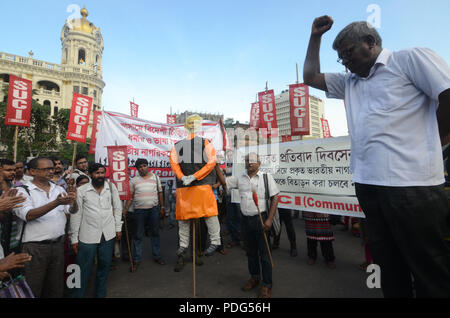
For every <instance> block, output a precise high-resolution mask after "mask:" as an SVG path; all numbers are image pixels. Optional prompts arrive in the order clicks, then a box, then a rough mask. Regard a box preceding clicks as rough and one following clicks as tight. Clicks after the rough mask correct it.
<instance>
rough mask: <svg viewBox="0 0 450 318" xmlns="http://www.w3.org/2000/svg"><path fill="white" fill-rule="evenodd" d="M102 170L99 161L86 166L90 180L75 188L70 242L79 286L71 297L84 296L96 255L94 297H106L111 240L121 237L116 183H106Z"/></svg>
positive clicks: (112, 246) (111, 248)
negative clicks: (78, 274) (75, 206)
mask: <svg viewBox="0 0 450 318" xmlns="http://www.w3.org/2000/svg"><path fill="white" fill-rule="evenodd" d="M105 172H106V169H105V166H103V165H102V164H100V163H94V164H92V165H91V166H90V167H89V174H90V175H91V177H92V179H91V181H90V182H89V183H87V184H84V185H83V186H81V187H80V188H78V197H77V203H78V206H79V209H78V213H75V214H73V215H72V216H71V218H70V241H71V243H72V248H73V250H74V253H75V254H76V255H77V264H78V265H79V266H80V271H81V287H80V288H77V289H76V290H75V291H74V292H73V297H74V298H82V297H84V294H85V290H86V286H87V283H88V280H89V276H90V273H91V268H92V265H93V263H94V257H95V255H96V254H97V259H98V264H97V271H96V277H95V291H94V297H96V298H103V297H105V296H106V281H107V279H108V274H109V269H110V266H111V261H112V256H113V251H114V240H115V239H117V240H120V238H121V236H122V232H121V229H122V221H121V217H122V203H121V201H120V197H119V192H118V191H117V188H116V186H115V185H114V184H113V183H111V182H105Z"/></svg>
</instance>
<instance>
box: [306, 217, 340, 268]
mask: <svg viewBox="0 0 450 318" xmlns="http://www.w3.org/2000/svg"><path fill="white" fill-rule="evenodd" d="M303 219H304V220H305V232H306V241H307V247H308V265H313V264H314V263H315V262H316V259H317V242H320V249H321V250H322V255H323V257H324V258H325V262H326V263H327V266H328V268H330V269H335V268H336V264H335V263H334V260H335V257H334V251H333V240H334V234H333V231H332V229H331V225H330V216H329V215H328V214H323V213H314V212H303Z"/></svg>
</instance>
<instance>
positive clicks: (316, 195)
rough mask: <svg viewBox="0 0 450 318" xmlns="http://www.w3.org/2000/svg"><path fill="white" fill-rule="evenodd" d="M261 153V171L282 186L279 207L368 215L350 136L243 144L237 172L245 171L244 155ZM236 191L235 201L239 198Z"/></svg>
mask: <svg viewBox="0 0 450 318" xmlns="http://www.w3.org/2000/svg"><path fill="white" fill-rule="evenodd" d="M250 152H256V153H258V155H259V157H260V161H261V166H260V171H261V172H267V173H270V174H272V176H273V178H274V179H275V182H276V183H277V186H278V189H279V190H280V196H279V207H281V208H288V209H294V210H302V211H312V212H319V213H329V214H338V215H345V216H355V217H365V216H364V213H363V212H362V210H361V208H360V206H359V204H358V200H357V198H356V196H355V188H354V184H353V182H352V175H351V174H350V171H349V165H350V138H349V137H348V136H346V137H337V138H327V139H312V140H305V141H301V140H298V141H291V142H284V143H279V144H270V145H261V146H258V147H256V146H254V147H245V148H239V149H238V150H237V151H236V152H235V155H234V160H233V175H234V176H238V175H240V174H242V173H244V172H245V164H244V158H245V156H246V155H247V154H248V153H250ZM238 200H239V196H238V195H237V193H236V192H234V193H233V202H236V203H237V202H239V201H238Z"/></svg>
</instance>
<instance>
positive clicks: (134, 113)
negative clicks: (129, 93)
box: [130, 102, 139, 118]
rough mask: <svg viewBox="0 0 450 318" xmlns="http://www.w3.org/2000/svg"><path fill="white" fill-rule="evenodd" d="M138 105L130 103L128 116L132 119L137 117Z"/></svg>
mask: <svg viewBox="0 0 450 318" xmlns="http://www.w3.org/2000/svg"><path fill="white" fill-rule="evenodd" d="M138 110H139V105H138V104H135V103H133V102H130V114H131V116H132V117H136V118H137V117H138Z"/></svg>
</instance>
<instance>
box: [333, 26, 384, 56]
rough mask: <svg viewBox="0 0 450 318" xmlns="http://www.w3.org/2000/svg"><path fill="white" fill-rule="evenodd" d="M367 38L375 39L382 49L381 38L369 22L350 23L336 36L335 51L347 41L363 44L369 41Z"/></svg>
mask: <svg viewBox="0 0 450 318" xmlns="http://www.w3.org/2000/svg"><path fill="white" fill-rule="evenodd" d="M367 36H371V37H373V38H374V39H375V44H376V45H378V46H379V47H381V43H382V41H381V37H380V35H379V34H378V32H377V30H375V28H374V27H373V26H372V25H371V24H370V23H369V22H366V21H359V22H353V23H350V24H349V25H347V26H346V27H345V28H344V29H343V30H342V31H341V32H339V34H338V35H337V36H336V39H335V40H334V42H333V50H336V51H337V50H338V49H339V47H340V46H341V43H342V41H344V40H345V39H349V40H351V41H353V42H356V43H361V42H363V41H365V40H366V39H367Z"/></svg>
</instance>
